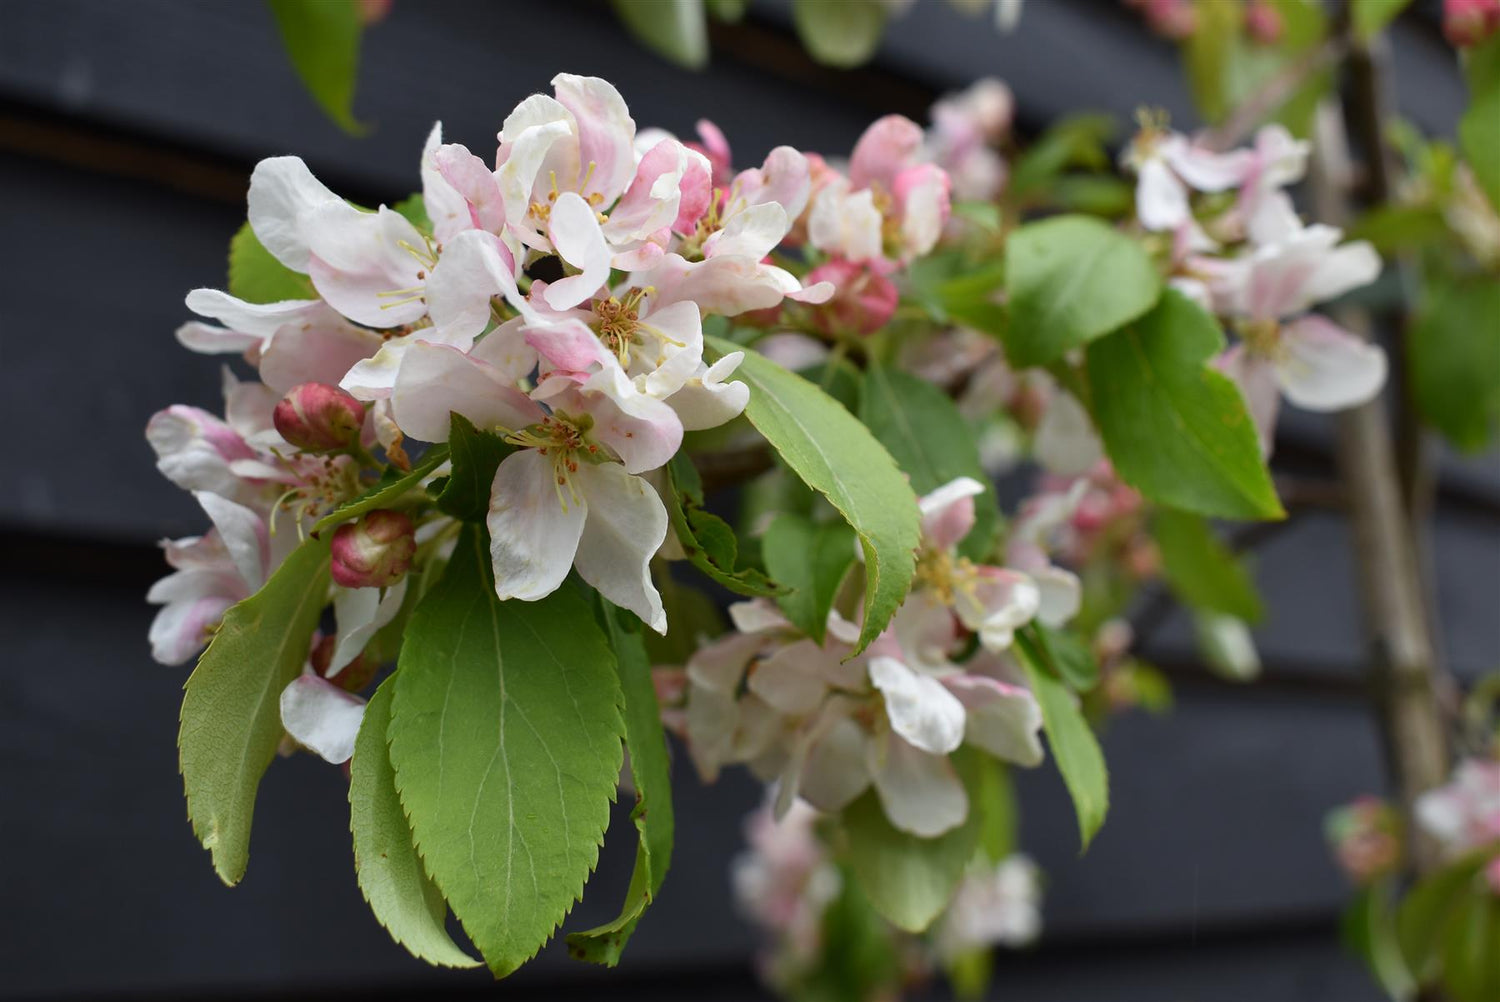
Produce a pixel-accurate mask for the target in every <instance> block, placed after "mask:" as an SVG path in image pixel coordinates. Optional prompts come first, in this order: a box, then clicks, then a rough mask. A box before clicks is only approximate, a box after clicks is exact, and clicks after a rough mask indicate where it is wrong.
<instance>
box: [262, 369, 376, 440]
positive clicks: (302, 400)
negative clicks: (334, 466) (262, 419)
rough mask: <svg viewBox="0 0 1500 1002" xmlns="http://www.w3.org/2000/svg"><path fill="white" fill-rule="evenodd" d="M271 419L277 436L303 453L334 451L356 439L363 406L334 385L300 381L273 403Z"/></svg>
mask: <svg viewBox="0 0 1500 1002" xmlns="http://www.w3.org/2000/svg"><path fill="white" fill-rule="evenodd" d="M272 421H273V422H274V423H275V425H276V431H277V432H278V433H280V435H281V437H282V438H284V439H286V440H287V441H288V442H290V443H291V444H292V445H295V446H296V447H297V448H299V449H302V450H304V451H306V452H335V451H337V450H339V449H347V448H349V447H350V446H351V445H354V444H355V443H356V442H357V441H358V439H359V432H360V428H362V427H363V426H364V423H365V405H364V404H362V403H360V402H359V401H358V400H355V399H354V398H353V397H351V396H350V395H349V394H347V393H345V392H344V391H343V390H341V389H339V388H338V387H337V386H329V385H328V384H327V383H303V384H301V385H300V386H294V387H292V389H291V391H290V392H288V393H287V395H286V396H284V397H282V398H281V401H280V402H279V403H278V404H277V405H276V410H275V412H274V413H273V414H272Z"/></svg>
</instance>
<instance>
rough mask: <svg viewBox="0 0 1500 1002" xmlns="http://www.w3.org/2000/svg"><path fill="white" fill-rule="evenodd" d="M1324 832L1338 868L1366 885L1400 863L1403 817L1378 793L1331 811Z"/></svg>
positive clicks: (1393, 869) (1390, 872)
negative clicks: (1377, 795) (1378, 795)
mask: <svg viewBox="0 0 1500 1002" xmlns="http://www.w3.org/2000/svg"><path fill="white" fill-rule="evenodd" d="M1323 832H1324V834H1325V835H1326V836H1327V839H1328V845H1329V847H1330V848H1332V849H1333V854H1334V858H1335V859H1336V860H1337V861H1338V864H1339V868H1340V869H1341V870H1343V871H1344V874H1345V875H1346V876H1347V877H1348V878H1349V879H1350V881H1352V882H1353V883H1354V884H1355V885H1357V886H1360V887H1363V886H1365V885H1367V884H1370V883H1372V882H1374V881H1376V880H1379V879H1380V878H1382V877H1385V876H1388V875H1389V874H1392V873H1395V872H1396V871H1397V870H1398V869H1399V868H1400V866H1401V847H1402V837H1401V819H1400V817H1399V816H1398V815H1397V814H1396V811H1395V809H1394V808H1392V807H1391V805H1390V804H1388V803H1386V802H1385V801H1384V800H1382V799H1380V798H1379V797H1375V796H1369V795H1366V796H1363V797H1357V798H1355V799H1354V800H1353V801H1351V802H1349V803H1347V804H1345V805H1344V806H1342V807H1339V808H1336V809H1335V810H1332V811H1330V812H1329V813H1328V816H1327V817H1326V818H1325V819H1324V820H1323Z"/></svg>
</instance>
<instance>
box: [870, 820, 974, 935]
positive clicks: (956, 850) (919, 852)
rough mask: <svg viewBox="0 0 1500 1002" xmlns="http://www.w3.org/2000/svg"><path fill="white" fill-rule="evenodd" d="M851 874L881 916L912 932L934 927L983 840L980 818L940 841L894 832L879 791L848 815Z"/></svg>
mask: <svg viewBox="0 0 1500 1002" xmlns="http://www.w3.org/2000/svg"><path fill="white" fill-rule="evenodd" d="M844 833H845V835H846V836H847V837H848V846H847V849H846V853H847V858H848V862H849V866H850V868H851V869H852V870H853V871H854V875H855V876H856V877H857V878H858V879H859V885H860V887H861V888H862V889H863V890H864V892H865V894H866V895H867V896H868V897H869V899H870V904H872V905H874V906H875V910H876V911H878V912H879V913H880V914H881V915H884V916H885V917H886V918H887V919H888V920H889V921H890V922H891V923H892V924H893V925H895V926H896V927H897V928H899V929H904V930H906V931H907V932H921V931H922V930H924V929H926V928H927V927H928V926H929V925H931V924H932V920H933V919H935V918H937V917H938V915H940V914H941V913H942V911H943V909H944V908H946V907H947V906H948V901H949V899H951V898H952V897H953V891H954V889H955V888H956V887H957V886H958V881H959V879H960V878H961V877H963V873H964V868H965V867H966V866H968V864H969V860H971V859H972V858H973V857H974V847H975V845H976V844H977V843H978V840H979V819H978V815H977V814H976V813H975V812H973V811H970V812H969V816H968V818H967V819H966V820H965V821H964V823H963V824H961V825H959V826H958V827H957V828H954V829H951V830H950V831H948V832H945V833H944V834H942V835H939V836H938V837H937V838H918V837H917V836H915V835H911V834H908V833H907V832H903V831H900V830H898V829H897V828H895V827H893V826H892V825H891V823H890V821H889V819H887V818H886V816H885V809H884V808H883V807H881V806H880V798H879V797H878V796H877V795H876V793H875V791H874V790H868V791H866V792H865V794H864V795H863V796H861V797H860V798H859V799H858V800H856V801H855V802H854V803H852V804H850V805H849V806H848V807H847V808H845V809H844Z"/></svg>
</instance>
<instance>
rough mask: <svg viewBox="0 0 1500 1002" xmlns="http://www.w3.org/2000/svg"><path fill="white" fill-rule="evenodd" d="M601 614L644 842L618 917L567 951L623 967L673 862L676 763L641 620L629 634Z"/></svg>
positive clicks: (635, 816) (616, 618) (571, 939)
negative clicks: (628, 945)
mask: <svg viewBox="0 0 1500 1002" xmlns="http://www.w3.org/2000/svg"><path fill="white" fill-rule="evenodd" d="M602 612H603V616H602V618H603V620H604V628H605V632H606V633H608V635H609V644H610V647H612V648H613V649H614V652H615V664H616V665H617V666H618V668H619V672H620V687H621V689H622V690H623V691H624V693H625V746H626V748H628V749H629V750H630V775H631V778H632V780H634V783H635V797H636V800H635V808H634V809H633V810H632V811H631V812H630V820H631V821H634V822H635V827H636V830H637V831H638V832H639V834H640V841H639V844H638V845H637V847H636V853H635V870H634V871H633V872H632V873H631V875H630V887H629V889H628V890H627V891H626V892H625V904H624V906H623V907H622V908H621V909H620V915H619V917H618V918H616V919H615V920H614V921H612V922H608V923H605V924H604V925H601V926H598V927H596V928H593V929H589V930H587V931H585V932H575V933H570V934H569V935H568V950H569V952H570V953H572V955H573V956H575V957H577V958H579V959H580V960H587V961H589V962H590V963H595V964H606V965H608V966H610V967H613V966H615V965H616V964H618V963H619V962H620V954H621V952H622V951H623V950H624V949H625V942H626V940H628V939H629V938H630V934H631V933H632V932H634V931H635V926H636V923H637V922H639V921H640V918H641V913H642V912H644V911H645V910H646V906H647V905H649V904H650V903H651V901H652V900H653V899H654V898H655V897H656V895H657V893H658V892H659V891H660V890H661V885H662V881H663V880H664V879H665V878H666V875H667V866H668V865H669V864H670V863H671V861H672V839H673V825H674V821H673V816H672V763H671V762H670V760H669V759H668V757H667V737H666V734H664V733H663V732H662V727H661V712H660V710H659V709H658V708H657V705H656V689H655V687H654V686H653V685H652V683H651V661H650V659H649V658H647V656H646V649H645V647H644V646H643V645H642V643H641V634H642V630H641V627H640V621H639V620H636V619H635V618H634V617H633V616H632V617H629V618H630V620H631V622H630V627H631V628H629V629H627V628H626V627H625V626H623V625H622V624H621V620H622V619H624V618H625V617H626V616H627V615H628V614H626V613H621V612H618V611H617V610H616V609H614V608H613V607H612V606H609V605H608V604H605V605H604V606H603V608H602Z"/></svg>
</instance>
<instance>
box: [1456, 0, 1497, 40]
mask: <svg viewBox="0 0 1500 1002" xmlns="http://www.w3.org/2000/svg"><path fill="white" fill-rule="evenodd" d="M1496 28H1500V0H1443V34H1444V35H1445V36H1446V37H1447V39H1448V41H1449V42H1450V43H1452V44H1453V45H1454V46H1456V47H1458V48H1461V49H1466V48H1469V47H1471V46H1475V45H1478V44H1479V43H1480V42H1482V41H1484V40H1485V39H1486V38H1489V37H1490V36H1491V35H1493V34H1494V33H1495V29H1496Z"/></svg>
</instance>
